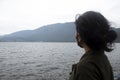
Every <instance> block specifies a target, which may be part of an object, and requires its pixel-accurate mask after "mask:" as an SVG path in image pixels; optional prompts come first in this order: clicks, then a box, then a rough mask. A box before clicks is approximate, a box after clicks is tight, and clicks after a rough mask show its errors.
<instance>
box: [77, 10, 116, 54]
mask: <svg viewBox="0 0 120 80" xmlns="http://www.w3.org/2000/svg"><path fill="white" fill-rule="evenodd" d="M75 25H76V31H77V37H76V38H77V41H78V44H79V46H81V47H83V46H82V42H84V43H85V44H86V45H87V46H88V47H89V48H90V49H92V50H104V51H107V52H110V51H112V43H113V42H114V41H115V39H116V37H117V34H116V32H115V31H113V30H112V28H111V27H110V24H109V22H108V21H107V19H106V18H105V17H104V16H103V15H102V14H100V13H98V12H94V11H88V12H85V13H84V14H82V15H80V16H79V17H78V18H77V19H76V21H75ZM79 36H80V39H81V40H78V37H79Z"/></svg>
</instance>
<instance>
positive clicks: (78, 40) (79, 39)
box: [76, 33, 81, 42]
mask: <svg viewBox="0 0 120 80" xmlns="http://www.w3.org/2000/svg"><path fill="white" fill-rule="evenodd" d="M76 41H77V42H80V41H81V37H80V34H79V33H76Z"/></svg>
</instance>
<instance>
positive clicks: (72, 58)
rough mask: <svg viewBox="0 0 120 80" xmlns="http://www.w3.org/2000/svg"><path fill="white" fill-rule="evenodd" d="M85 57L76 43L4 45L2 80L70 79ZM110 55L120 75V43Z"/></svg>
mask: <svg viewBox="0 0 120 80" xmlns="http://www.w3.org/2000/svg"><path fill="white" fill-rule="evenodd" d="M83 54H84V51H83V49H81V48H79V47H78V46H77V45H76V43H36V42H35V43H24V42H14V43H11V42H1V43H0V80H68V77H69V72H70V71H71V66H72V64H74V63H76V62H78V61H79V59H80V57H81V56H82V55H83ZM107 56H108V58H109V60H110V62H111V64H112V67H113V71H114V74H115V75H120V44H118V43H117V44H116V47H115V50H114V51H112V52H111V53H107Z"/></svg>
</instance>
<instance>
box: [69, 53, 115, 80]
mask: <svg viewBox="0 0 120 80" xmlns="http://www.w3.org/2000/svg"><path fill="white" fill-rule="evenodd" d="M69 80H114V79H113V72H112V67H111V65H110V62H109V60H108V58H107V56H106V55H105V54H104V51H88V52H87V53H85V54H84V55H83V56H82V57H81V59H80V61H79V62H78V63H77V64H74V65H73V66H72V72H71V73H70V79H69Z"/></svg>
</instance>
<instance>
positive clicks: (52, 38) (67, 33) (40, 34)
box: [0, 22, 120, 42]
mask: <svg viewBox="0 0 120 80" xmlns="http://www.w3.org/2000/svg"><path fill="white" fill-rule="evenodd" d="M114 30H115V31H116V32H117V34H118V38H117V40H116V42H120V36H119V34H120V28H114ZM0 41H1V42H74V41H75V25H74V23H73V22H67V23H57V24H51V25H46V26H43V27H40V28H38V29H35V30H24V31H18V32H15V33H11V34H9V35H5V36H0Z"/></svg>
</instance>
